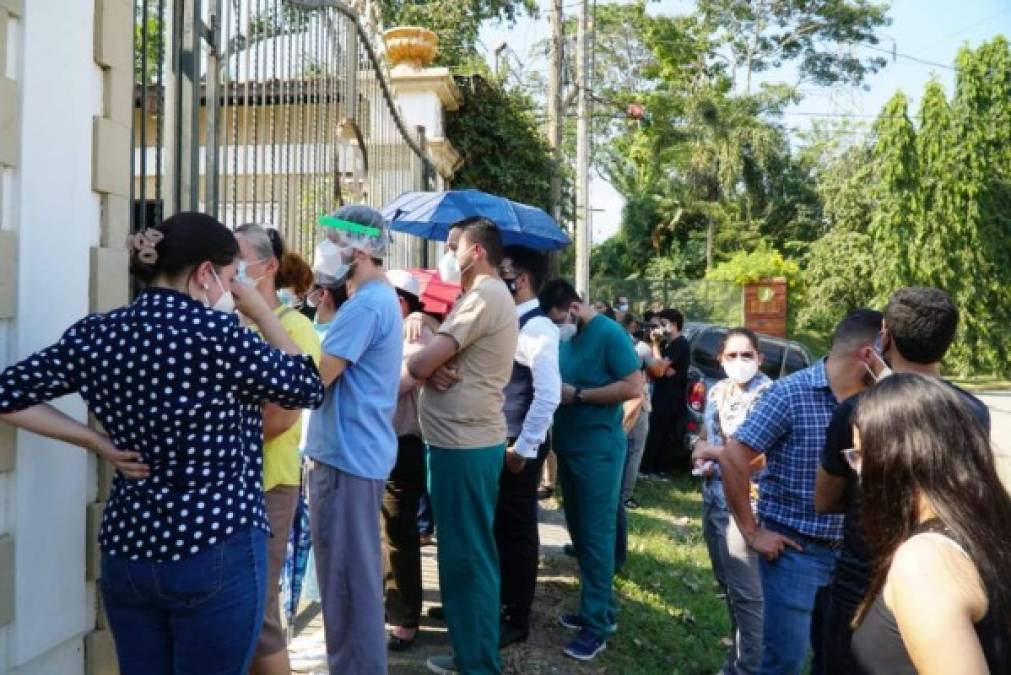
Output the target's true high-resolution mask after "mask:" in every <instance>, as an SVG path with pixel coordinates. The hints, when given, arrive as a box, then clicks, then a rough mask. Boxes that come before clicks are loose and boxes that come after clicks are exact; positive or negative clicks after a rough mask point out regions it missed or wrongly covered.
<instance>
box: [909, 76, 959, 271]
mask: <svg viewBox="0 0 1011 675" xmlns="http://www.w3.org/2000/svg"><path fill="white" fill-rule="evenodd" d="M950 140H951V108H950V106H949V105H948V100H947V98H946V97H945V94H944V89H943V88H942V87H941V84H940V83H939V82H937V81H931V82H929V83H928V84H927V87H926V89H925V91H924V94H923V99H922V101H921V103H920V128H919V131H918V133H917V136H916V152H917V156H918V157H919V161H920V199H919V205H918V209H917V218H918V221H919V222H918V228H917V232H916V239H915V240H914V241H913V246H912V247H910V251H909V254H910V258H911V260H910V265H911V267H912V272H913V275H914V276H915V277H916V279H917V281H918V282H919V283H922V284H927V285H931V286H937V287H939V288H949V287H951V286H952V284H953V283H957V279H956V278H955V275H954V274H953V272H954V269H953V267H952V265H950V264H949V262H948V256H949V255H950V254H951V249H949V248H946V247H950V246H951V245H953V244H954V243H955V242H952V241H950V234H949V232H951V231H952V228H955V227H957V224H958V221H959V218H958V216H957V214H955V213H952V212H951V206H952V204H951V198H952V194H951V186H950V183H949V181H950V180H951V175H950V174H949V172H950V171H951V170H952V169H953V168H954V167H953V166H952V152H951V147H950V146H949V142H950Z"/></svg>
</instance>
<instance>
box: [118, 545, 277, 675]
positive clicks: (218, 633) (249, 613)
mask: <svg viewBox="0 0 1011 675" xmlns="http://www.w3.org/2000/svg"><path fill="white" fill-rule="evenodd" d="M266 579H267V534H266V533H265V532H263V531H262V530H259V529H256V528H248V529H246V530H242V531H239V532H236V533H235V534H233V535H232V536H230V537H228V538H227V539H225V540H224V541H222V542H220V543H218V544H216V545H214V546H212V547H210V548H208V549H205V550H203V551H201V552H200V553H197V554H196V555H194V556H190V557H187V558H183V559H182V560H179V561H176V562H161V563H151V562H143V561H132V560H126V559H123V558H116V557H113V556H109V555H103V556H102V580H101V584H102V597H103V599H104V601H105V611H106V614H107V616H108V617H109V625H110V627H111V628H112V635H113V637H114V638H115V641H116V655H117V656H118V657H119V670H120V673H121V674H122V675H190V674H193V675H198V674H199V675H240V674H244V673H246V671H247V670H248V669H249V663H250V661H251V660H252V658H253V650H254V649H255V647H256V642H257V638H258V637H259V634H260V626H261V624H262V623H263V605H264V601H265V598H266Z"/></svg>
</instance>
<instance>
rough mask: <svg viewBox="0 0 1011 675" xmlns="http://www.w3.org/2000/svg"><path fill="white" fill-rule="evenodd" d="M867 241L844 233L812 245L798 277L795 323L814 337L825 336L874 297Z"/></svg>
mask: <svg viewBox="0 0 1011 675" xmlns="http://www.w3.org/2000/svg"><path fill="white" fill-rule="evenodd" d="M871 246H872V244H871V238H870V237H869V236H868V235H866V234H864V233H862V232H854V231H852V230H847V229H837V230H833V231H831V232H829V233H828V234H826V235H825V236H824V237H822V238H821V239H819V240H818V241H817V242H815V243H814V244H813V245H812V246H811V248H810V250H809V251H808V253H807V256H806V258H805V260H804V268H803V271H802V273H801V279H802V285H803V287H804V290H805V293H804V302H803V304H802V306H801V307H800V308H799V310H798V312H797V323H798V325H799V326H800V327H802V328H807V329H810V330H812V331H814V332H816V333H825V334H827V333H829V332H831V331H832V329H833V328H834V327H835V325H836V324H837V323H838V322H839V319H840V318H841V317H843V316H845V315H846V314H847V313H849V312H850V311H852V310H854V309H857V308H859V307H866V306H868V305H869V304H870V303H871V299H872V298H873V296H874V287H873V285H872V284H871V275H872V273H873V271H874V255H873V253H872V252H871Z"/></svg>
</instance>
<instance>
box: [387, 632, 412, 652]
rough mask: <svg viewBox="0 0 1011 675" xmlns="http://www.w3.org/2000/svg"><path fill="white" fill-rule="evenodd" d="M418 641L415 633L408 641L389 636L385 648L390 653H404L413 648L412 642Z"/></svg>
mask: <svg viewBox="0 0 1011 675" xmlns="http://www.w3.org/2000/svg"><path fill="white" fill-rule="evenodd" d="M417 639H418V634H417V633H415V634H414V637H413V638H411V639H410V640H408V639H406V638H400V637H397V636H396V635H392V634H391V635H390V637H389V639H388V640H387V641H386V648H387V649H389V650H390V651H391V652H405V651H407V650H408V649H410V648H411V647H413V646H414V641H415V640H417Z"/></svg>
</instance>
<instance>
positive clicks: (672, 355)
mask: <svg viewBox="0 0 1011 675" xmlns="http://www.w3.org/2000/svg"><path fill="white" fill-rule="evenodd" d="M690 352H691V348H690V345H689V344H688V340H687V338H685V336H684V335H679V336H678V337H676V338H675V339H673V340H671V341H670V342H668V343H667V344H666V345H664V347H663V349H661V350H660V354H661V356H663V358H665V359H667V360H668V361H670V364H671V368H673V369H674V374H673V375H671V376H670V377H661V378H657V380H656V382H655V383H654V385H653V397H654V398H659V399H663V400H668V401H669V400H671V399H677V398H684V396H685V388H687V386H688V367H689V366H690V365H691V357H690Z"/></svg>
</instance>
